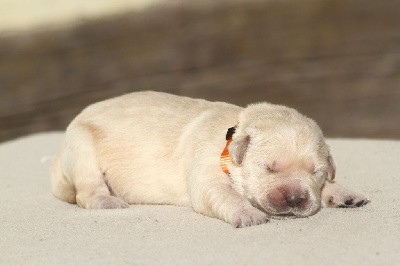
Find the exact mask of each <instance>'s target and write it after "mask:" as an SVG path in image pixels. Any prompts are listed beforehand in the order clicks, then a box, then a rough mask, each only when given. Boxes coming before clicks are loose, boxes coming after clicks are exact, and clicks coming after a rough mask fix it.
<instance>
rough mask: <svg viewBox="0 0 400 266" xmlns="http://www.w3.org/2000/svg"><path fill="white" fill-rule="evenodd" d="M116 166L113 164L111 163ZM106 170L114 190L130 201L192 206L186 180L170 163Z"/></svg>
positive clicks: (132, 202)
mask: <svg viewBox="0 0 400 266" xmlns="http://www.w3.org/2000/svg"><path fill="white" fill-rule="evenodd" d="M111 169H112V167H111ZM113 169H115V170H109V171H107V172H106V173H105V180H106V182H107V185H108V187H109V188H110V191H111V193H112V194H114V195H115V196H117V197H119V198H122V199H123V200H124V201H126V202H128V203H129V204H173V205H180V206H191V202H190V197H189V194H188V192H187V187H186V180H185V178H184V177H183V176H182V175H180V174H179V172H177V171H176V169H175V172H174V171H172V169H171V168H170V167H168V166H164V167H163V166H161V167H160V168H158V169H164V170H165V171H162V172H160V171H158V169H153V168H152V167H131V168H129V167H117V168H113Z"/></svg>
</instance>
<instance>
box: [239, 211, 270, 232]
mask: <svg viewBox="0 0 400 266" xmlns="http://www.w3.org/2000/svg"><path fill="white" fill-rule="evenodd" d="M268 221H269V219H268V216H267V214H266V213H264V212H262V211H259V210H257V209H256V208H252V209H242V210H240V211H238V212H236V213H235V214H234V215H233V217H232V221H231V224H232V225H233V226H234V227H236V228H241V227H247V226H252V225H259V224H264V223H267V222H268Z"/></svg>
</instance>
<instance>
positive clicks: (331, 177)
mask: <svg viewBox="0 0 400 266" xmlns="http://www.w3.org/2000/svg"><path fill="white" fill-rule="evenodd" d="M335 175H336V166H335V162H334V161H333V158H332V156H331V155H329V156H328V177H327V179H328V180H329V181H333V180H334V179H335Z"/></svg>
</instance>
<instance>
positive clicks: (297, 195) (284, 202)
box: [267, 185, 310, 215]
mask: <svg viewBox="0 0 400 266" xmlns="http://www.w3.org/2000/svg"><path fill="white" fill-rule="evenodd" d="M309 198H310V196H309V193H308V191H306V190H304V189H302V188H301V187H300V185H282V186H280V187H278V188H276V189H274V190H273V191H271V192H270V193H269V194H268V196H267V202H268V205H270V206H271V207H272V208H273V209H274V210H275V211H276V213H277V214H289V215H298V214H299V213H301V212H303V211H304V210H305V209H307V208H308V206H309V202H310V200H309Z"/></svg>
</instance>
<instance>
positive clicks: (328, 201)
mask: <svg viewBox="0 0 400 266" xmlns="http://www.w3.org/2000/svg"><path fill="white" fill-rule="evenodd" d="M322 200H323V204H324V206H325V207H329V208H356V207H361V206H364V205H365V204H367V203H368V202H369V199H367V198H366V197H365V196H363V195H361V194H358V193H355V192H352V191H350V190H348V189H345V188H343V187H341V186H338V185H333V186H332V187H331V188H328V189H327V191H325V193H324V192H323V195H322Z"/></svg>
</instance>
